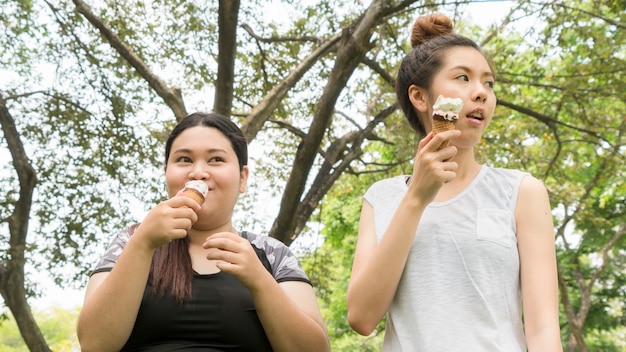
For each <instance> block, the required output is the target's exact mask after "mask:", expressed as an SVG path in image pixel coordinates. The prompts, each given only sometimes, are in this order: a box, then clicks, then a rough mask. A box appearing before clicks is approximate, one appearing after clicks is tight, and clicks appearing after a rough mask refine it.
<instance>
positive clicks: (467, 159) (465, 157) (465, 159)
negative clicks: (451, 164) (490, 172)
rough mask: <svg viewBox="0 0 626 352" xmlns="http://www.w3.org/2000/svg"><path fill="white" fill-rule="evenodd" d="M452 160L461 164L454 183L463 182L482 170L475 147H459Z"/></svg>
mask: <svg viewBox="0 0 626 352" xmlns="http://www.w3.org/2000/svg"><path fill="white" fill-rule="evenodd" d="M452 160H453V161H455V162H456V163H457V164H458V165H459V168H458V169H457V170H456V178H455V179H454V180H453V181H452V182H453V183H455V182H463V181H465V180H467V179H468V178H469V179H473V178H474V176H476V174H477V173H478V171H479V170H480V164H479V163H478V161H476V157H475V156H474V150H473V149H459V151H458V152H457V154H456V155H455V156H454V159H452Z"/></svg>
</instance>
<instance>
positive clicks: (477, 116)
mask: <svg viewBox="0 0 626 352" xmlns="http://www.w3.org/2000/svg"><path fill="white" fill-rule="evenodd" d="M465 117H466V118H468V119H472V120H478V121H482V120H484V119H485V118H484V117H483V114H482V113H480V112H476V111H475V112H472V113H469V114H467V115H465Z"/></svg>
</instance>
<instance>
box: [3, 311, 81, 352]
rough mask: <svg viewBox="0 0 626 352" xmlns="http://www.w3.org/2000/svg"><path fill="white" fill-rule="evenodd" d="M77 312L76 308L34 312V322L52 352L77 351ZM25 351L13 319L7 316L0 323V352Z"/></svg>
mask: <svg viewBox="0 0 626 352" xmlns="http://www.w3.org/2000/svg"><path fill="white" fill-rule="evenodd" d="M78 312H79V310H78V309H77V308H73V309H65V308H59V307H51V308H48V309H46V310H38V311H35V312H34V315H35V320H36V321H37V323H38V325H39V327H40V328H41V332H42V333H43V335H44V337H45V338H46V341H47V342H48V345H49V346H50V349H51V350H52V351H55V352H70V351H77V350H79V346H78V339H77V337H76V319H77V318H78ZM26 350H27V348H26V344H25V343H24V341H23V340H22V336H21V335H20V332H19V330H18V328H17V325H16V323H15V320H14V319H13V317H12V316H11V315H9V318H8V319H6V320H2V321H0V352H23V351H26Z"/></svg>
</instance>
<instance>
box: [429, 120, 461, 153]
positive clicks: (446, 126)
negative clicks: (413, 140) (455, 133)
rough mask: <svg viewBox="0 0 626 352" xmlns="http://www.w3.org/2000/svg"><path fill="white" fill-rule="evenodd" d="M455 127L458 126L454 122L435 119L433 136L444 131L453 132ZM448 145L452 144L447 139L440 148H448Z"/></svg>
mask: <svg viewBox="0 0 626 352" xmlns="http://www.w3.org/2000/svg"><path fill="white" fill-rule="evenodd" d="M455 126H456V123H454V122H452V121H447V120H443V121H442V120H435V119H433V134H434V135H436V134H437V133H440V132H443V131H449V130H453V129H454V127H455ZM448 144H450V141H449V140H447V139H446V140H445V141H444V142H443V143H441V145H440V146H439V149H442V148H445V147H447V146H448Z"/></svg>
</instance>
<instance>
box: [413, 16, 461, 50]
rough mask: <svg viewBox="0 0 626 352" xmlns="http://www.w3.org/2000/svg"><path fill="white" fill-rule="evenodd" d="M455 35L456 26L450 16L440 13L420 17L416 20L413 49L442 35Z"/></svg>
mask: <svg viewBox="0 0 626 352" xmlns="http://www.w3.org/2000/svg"><path fill="white" fill-rule="evenodd" d="M453 33H454V25H453V24H452V20H451V19H450V18H449V17H448V16H446V15H443V14H440V13H435V14H431V15H427V16H420V17H418V18H417V19H416V20H415V23H413V30H412V31H411V47H413V48H415V47H416V46H418V45H420V44H423V43H425V42H427V41H429V40H431V39H433V38H435V37H438V36H440V35H446V34H453Z"/></svg>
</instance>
